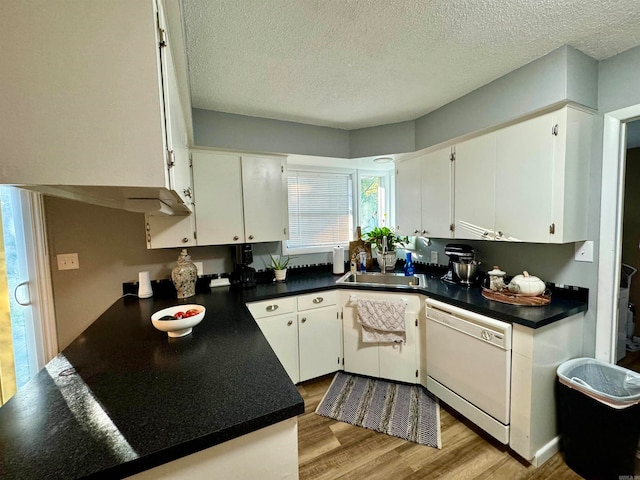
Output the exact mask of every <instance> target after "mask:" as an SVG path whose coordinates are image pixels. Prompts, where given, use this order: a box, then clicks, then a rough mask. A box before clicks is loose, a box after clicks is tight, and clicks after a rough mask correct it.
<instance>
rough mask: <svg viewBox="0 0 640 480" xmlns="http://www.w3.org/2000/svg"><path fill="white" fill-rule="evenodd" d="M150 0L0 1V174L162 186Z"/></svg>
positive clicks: (1, 178)
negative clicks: (0, 154) (0, 64)
mask: <svg viewBox="0 0 640 480" xmlns="http://www.w3.org/2000/svg"><path fill="white" fill-rule="evenodd" d="M154 8H155V2H152V1H141V2H90V3H87V2H67V1H54V0H52V1H47V2H3V5H2V21H1V24H2V28H0V30H1V31H2V34H1V38H2V44H3V51H2V53H3V57H2V61H3V64H4V65H5V67H4V68H5V69H6V70H5V71H6V72H7V74H6V75H3V81H2V88H1V89H0V105H2V110H3V112H12V114H11V115H3V116H2V117H1V118H0V144H2V146H3V158H2V162H3V163H2V167H3V168H2V170H1V171H0V183H8V184H13V183H15V184H34V185H90V186H99V185H106V186H135V187H165V186H166V181H165V180H166V167H165V165H166V163H165V161H164V160H165V141H164V134H163V129H162V125H163V118H162V105H161V99H162V93H161V80H160V69H159V53H158V39H157V35H158V34H157V31H158V27H157V19H156V14H155V11H154ZM9 26H11V28H9ZM70 32H73V34H70ZM9 72H10V74H8V73H9Z"/></svg>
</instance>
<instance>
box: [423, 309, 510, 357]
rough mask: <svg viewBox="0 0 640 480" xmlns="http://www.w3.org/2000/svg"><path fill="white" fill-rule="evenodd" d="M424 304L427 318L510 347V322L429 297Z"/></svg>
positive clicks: (499, 345) (495, 343)
mask: <svg viewBox="0 0 640 480" xmlns="http://www.w3.org/2000/svg"><path fill="white" fill-rule="evenodd" d="M426 304H427V319H429V320H431V321H434V322H438V323H440V324H442V325H446V326H447V327H449V328H453V329H455V330H457V331H459V332H461V333H464V334H466V335H470V336H472V337H475V338H477V339H480V340H483V341H485V342H488V343H491V344H493V345H495V346H497V347H500V348H503V349H505V350H510V349H511V324H510V323H507V322H502V321H500V320H496V319H495V318H490V317H486V316H484V315H479V314H476V313H473V312H469V311H466V310H463V309H461V308H457V307H454V306H452V305H447V304H446V303H442V302H438V301H437V300H431V299H429V300H427V301H426Z"/></svg>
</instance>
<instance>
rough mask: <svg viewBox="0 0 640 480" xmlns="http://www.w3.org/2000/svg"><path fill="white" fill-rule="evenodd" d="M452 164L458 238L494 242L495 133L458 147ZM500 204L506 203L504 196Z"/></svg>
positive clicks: (455, 234) (456, 236)
mask: <svg viewBox="0 0 640 480" xmlns="http://www.w3.org/2000/svg"><path fill="white" fill-rule="evenodd" d="M455 149H456V159H455V161H454V162H453V167H454V177H455V187H454V201H453V207H454V218H455V230H454V237H455V238H464V239H469V240H479V239H486V240H493V238H494V234H493V229H494V224H495V195H496V134H495V132H493V133H488V134H486V135H482V136H481V137H478V138H474V139H472V140H468V141H466V142H463V143H460V144H458V145H456V147H455ZM500 201H505V199H504V198H502V196H501V197H500Z"/></svg>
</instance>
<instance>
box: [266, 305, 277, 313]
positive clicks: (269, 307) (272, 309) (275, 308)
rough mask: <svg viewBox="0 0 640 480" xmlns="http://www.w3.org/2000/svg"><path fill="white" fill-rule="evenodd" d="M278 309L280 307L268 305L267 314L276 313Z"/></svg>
mask: <svg viewBox="0 0 640 480" xmlns="http://www.w3.org/2000/svg"><path fill="white" fill-rule="evenodd" d="M277 309H278V305H267V312H275V311H276V310H277Z"/></svg>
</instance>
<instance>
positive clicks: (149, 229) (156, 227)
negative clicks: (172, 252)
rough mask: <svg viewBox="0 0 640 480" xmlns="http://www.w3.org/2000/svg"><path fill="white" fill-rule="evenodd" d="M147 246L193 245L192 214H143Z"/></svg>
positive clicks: (193, 220) (193, 221)
mask: <svg viewBox="0 0 640 480" xmlns="http://www.w3.org/2000/svg"><path fill="white" fill-rule="evenodd" d="M145 220H146V234H147V248H174V247H194V246H195V245H196V240H195V236H194V232H195V219H194V217H193V215H186V216H161V215H145Z"/></svg>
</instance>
